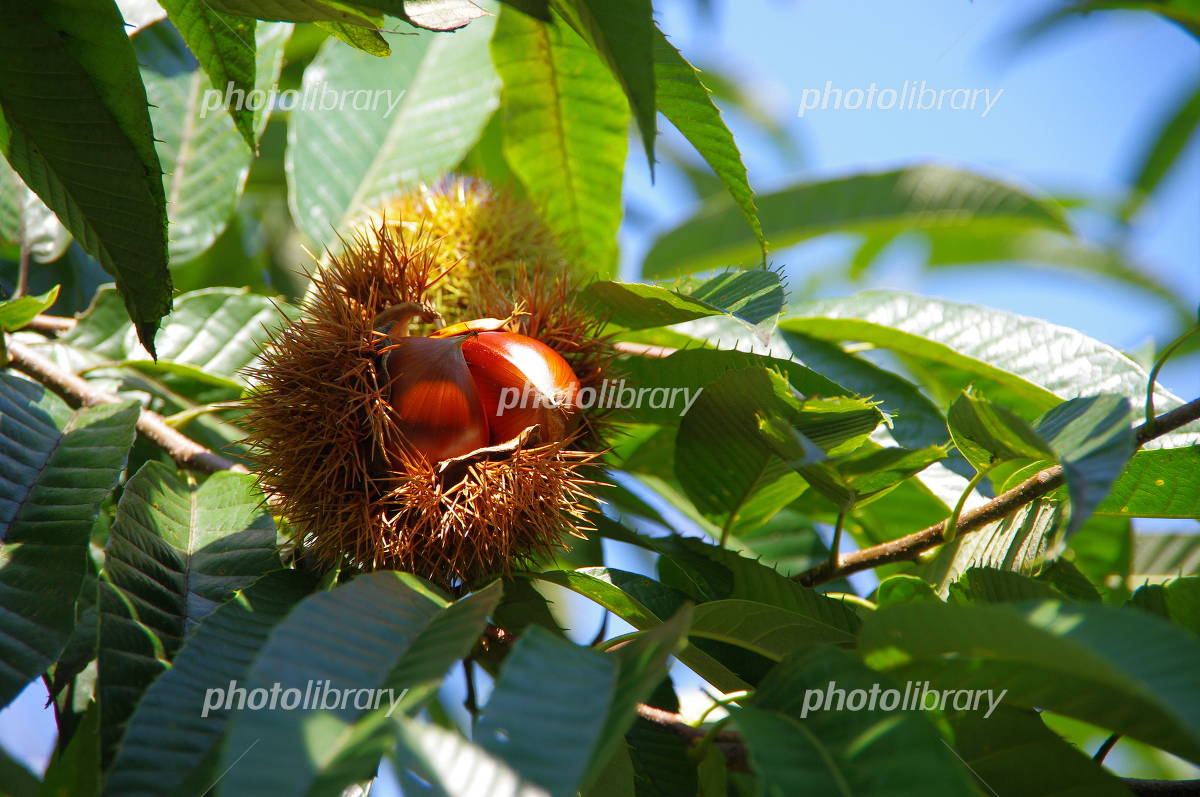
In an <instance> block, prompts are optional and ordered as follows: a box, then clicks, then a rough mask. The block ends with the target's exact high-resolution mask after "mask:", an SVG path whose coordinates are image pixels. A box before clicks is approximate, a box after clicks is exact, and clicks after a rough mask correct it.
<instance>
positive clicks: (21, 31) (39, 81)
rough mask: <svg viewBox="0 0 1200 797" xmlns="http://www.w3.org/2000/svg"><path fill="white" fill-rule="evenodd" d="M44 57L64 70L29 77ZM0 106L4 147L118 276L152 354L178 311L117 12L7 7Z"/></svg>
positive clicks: (130, 58) (158, 188)
mask: <svg viewBox="0 0 1200 797" xmlns="http://www.w3.org/2000/svg"><path fill="white" fill-rule="evenodd" d="M46 62H52V63H54V64H56V65H57V66H56V68H55V69H54V70H50V71H41V72H38V71H33V72H31V71H30V70H29V65H30V64H32V63H46ZM0 110H2V111H3V115H4V122H5V123H6V130H7V133H6V134H5V133H0V150H3V152H4V154H5V156H6V157H7V158H8V162H9V163H10V164H12V166H13V168H14V169H15V170H16V171H17V173H18V174H19V175H21V178H22V179H23V180H24V181H25V183H26V185H28V186H29V187H30V188H32V189H33V190H34V191H35V192H37V195H38V196H39V197H41V198H42V200H43V201H44V202H45V203H46V204H47V205H48V206H49V207H50V209H51V210H53V211H54V212H55V213H56V214H57V215H58V217H59V218H60V219H61V220H62V222H63V224H65V225H66V227H67V229H69V230H70V231H71V233H72V234H73V235H74V236H75V238H76V239H77V240H78V241H79V242H80V244H81V245H82V246H83V248H84V249H86V250H87V251H88V252H89V253H90V254H92V255H94V256H95V257H96V258H97V259H98V260H99V261H100V264H101V265H102V266H104V268H105V270H106V271H108V272H109V273H110V274H112V275H113V276H114V277H115V278H116V280H117V284H118V286H119V287H120V289H121V296H122V298H123V299H124V300H125V307H126V309H127V310H128V311H129V317H130V318H132V319H133V321H134V324H135V326H136V328H137V330H138V337H139V338H141V340H142V343H143V344H144V345H145V346H146V349H147V351H149V352H150V353H151V354H152V355H153V353H154V333H155V331H156V330H157V329H158V323H159V320H160V319H161V318H162V317H163V316H164V315H166V314H167V312H168V311H169V310H170V309H171V277H170V274H169V273H168V272H167V235H166V223H167V222H166V219H167V214H166V194H165V192H164V191H163V184H162V167H161V166H160V165H159V161H158V156H157V155H156V154H155V151H154V144H153V140H152V139H153V133H152V130H151V126H150V116H149V113H148V111H147V108H146V93H145V90H144V89H143V88H142V82H141V79H140V78H139V76H138V70H137V61H136V58H135V56H134V52H133V47H132V46H131V45H130V43H129V39H128V37H127V36H126V35H125V30H124V27H123V23H122V20H121V15H120V13H119V12H118V11H117V7H116V5H115V4H114V3H112V2H111V0H72V2H66V0H46V2H43V3H36V4H29V3H23V2H18V1H17V0H7V1H6V2H5V3H4V5H3V6H2V7H0ZM80 119H87V120H88V121H87V123H86V124H80ZM115 210H119V211H120V212H114V211H115Z"/></svg>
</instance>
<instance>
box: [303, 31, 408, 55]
mask: <svg viewBox="0 0 1200 797" xmlns="http://www.w3.org/2000/svg"><path fill="white" fill-rule="evenodd" d="M313 24H314V25H316V26H317V27H318V28H320V29H321V30H323V31H325V32H326V33H328V34H329V35H330V36H333V37H334V38H336V39H339V40H341V41H344V42H345V43H346V44H348V45H350V46H351V47H354V48H355V49H358V50H362V51H363V52H364V53H367V54H368V55H373V56H375V57H377V58H387V57H388V56H389V55H391V54H392V47H391V45H389V44H388V43H387V39H385V38H383V36H380V35H379V31H377V30H371V29H370V28H363V27H359V26H358V25H349V24H346V23H343V22H314V23H313Z"/></svg>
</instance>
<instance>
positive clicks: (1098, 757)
mask: <svg viewBox="0 0 1200 797" xmlns="http://www.w3.org/2000/svg"><path fill="white" fill-rule="evenodd" d="M1120 739H1121V734H1119V733H1114V734H1113V735H1112V736H1109V737H1108V738H1107V739H1105V740H1104V743H1103V744H1101V745H1100V747H1099V748H1098V749H1097V750H1096V754H1095V755H1094V756H1092V760H1093V761H1095V762H1096V763H1097V764H1103V763H1104V758H1105V756H1107V755H1108V753H1109V751H1110V750H1112V749H1113V748H1114V747H1116V746H1117V742H1118V741H1120Z"/></svg>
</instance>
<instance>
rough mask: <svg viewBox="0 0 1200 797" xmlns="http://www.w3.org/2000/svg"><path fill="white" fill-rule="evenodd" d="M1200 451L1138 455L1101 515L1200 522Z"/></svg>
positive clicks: (1102, 505) (1174, 450) (1099, 511)
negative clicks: (1199, 519) (1196, 475)
mask: <svg viewBox="0 0 1200 797" xmlns="http://www.w3.org/2000/svg"><path fill="white" fill-rule="evenodd" d="M1198 472H1200V447H1197V446H1191V447H1189V448H1166V449H1158V450H1153V451H1138V452H1137V453H1136V454H1134V455H1133V458H1132V459H1130V460H1129V464H1128V465H1127V466H1126V467H1125V470H1124V471H1122V473H1121V475H1120V476H1119V477H1117V480H1116V482H1114V483H1113V486H1112V490H1110V491H1109V493H1108V496H1107V497H1106V498H1105V499H1104V500H1103V501H1101V502H1100V505H1099V506H1097V507H1096V512H1095V514H1097V515H1116V516H1120V517H1166V518H1200V479H1196V478H1194V476H1195V474H1196V473H1198Z"/></svg>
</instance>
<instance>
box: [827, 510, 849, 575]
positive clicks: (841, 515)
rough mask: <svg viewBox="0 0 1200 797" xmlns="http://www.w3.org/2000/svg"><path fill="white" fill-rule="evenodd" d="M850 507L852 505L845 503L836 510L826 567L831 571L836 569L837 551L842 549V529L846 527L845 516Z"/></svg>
mask: <svg viewBox="0 0 1200 797" xmlns="http://www.w3.org/2000/svg"><path fill="white" fill-rule="evenodd" d="M852 506H853V504H850V503H847V504H844V505H843V506H842V508H841V509H840V510H838V516H837V522H836V523H835V524H834V526H833V540H832V541H831V542H830V543H829V562H828V566H829V567H830V568H831V569H837V566H838V550H839V549H840V548H841V547H842V529H843V527H845V525H846V515H847V514H849V512H850V508H851V507H852Z"/></svg>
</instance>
